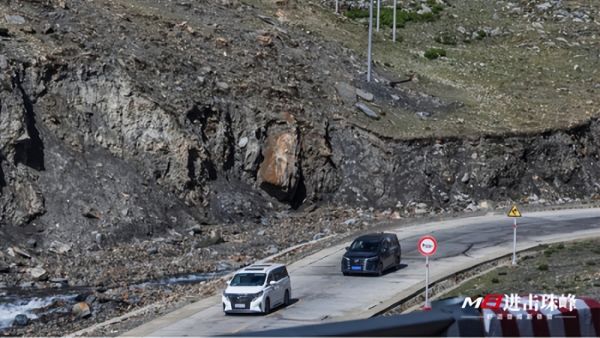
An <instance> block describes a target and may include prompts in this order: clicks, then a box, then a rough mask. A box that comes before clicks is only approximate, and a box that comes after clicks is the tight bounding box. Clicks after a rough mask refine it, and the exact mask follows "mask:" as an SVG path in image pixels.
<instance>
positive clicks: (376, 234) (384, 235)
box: [356, 232, 396, 240]
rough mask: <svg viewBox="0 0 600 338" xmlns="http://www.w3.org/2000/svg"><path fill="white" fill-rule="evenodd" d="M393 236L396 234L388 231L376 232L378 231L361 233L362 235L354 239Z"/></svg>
mask: <svg viewBox="0 0 600 338" xmlns="http://www.w3.org/2000/svg"><path fill="white" fill-rule="evenodd" d="M394 236H396V235H395V234H390V233H385V232H378V233H370V234H366V235H362V236H359V237H357V238H356V239H362V240H365V239H371V240H373V239H375V240H377V239H384V238H386V237H394Z"/></svg>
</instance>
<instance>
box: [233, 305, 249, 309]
mask: <svg viewBox="0 0 600 338" xmlns="http://www.w3.org/2000/svg"><path fill="white" fill-rule="evenodd" d="M233 307H234V308H236V309H245V308H246V304H234V305H233Z"/></svg>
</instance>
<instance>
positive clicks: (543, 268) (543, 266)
mask: <svg viewBox="0 0 600 338" xmlns="http://www.w3.org/2000/svg"><path fill="white" fill-rule="evenodd" d="M538 270H540V271H548V264H540V265H538Z"/></svg>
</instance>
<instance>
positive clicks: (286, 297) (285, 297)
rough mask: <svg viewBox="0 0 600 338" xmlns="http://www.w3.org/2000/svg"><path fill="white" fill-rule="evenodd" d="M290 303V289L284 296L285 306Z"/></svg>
mask: <svg viewBox="0 0 600 338" xmlns="http://www.w3.org/2000/svg"><path fill="white" fill-rule="evenodd" d="M288 305H290V291H289V290H285V295H284V296H283V306H288Z"/></svg>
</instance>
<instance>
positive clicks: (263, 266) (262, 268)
mask: <svg viewBox="0 0 600 338" xmlns="http://www.w3.org/2000/svg"><path fill="white" fill-rule="evenodd" d="M282 266H285V265H284V264H279V263H258V264H252V265H248V266H247V267H245V268H243V269H241V270H239V271H238V273H239V272H264V273H268V272H270V271H272V270H275V269H277V268H280V267H282Z"/></svg>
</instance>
